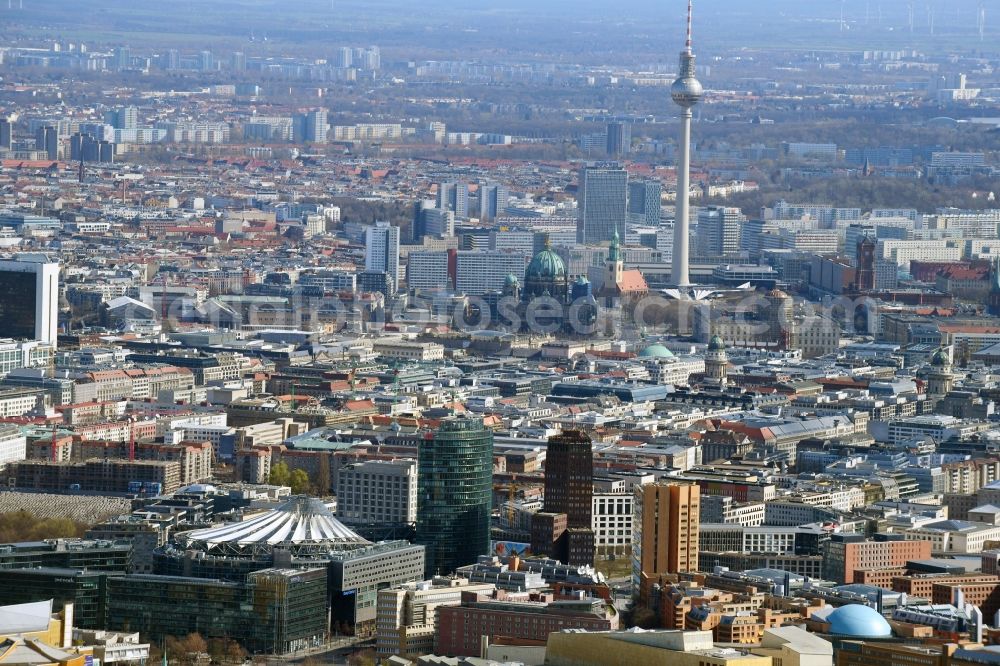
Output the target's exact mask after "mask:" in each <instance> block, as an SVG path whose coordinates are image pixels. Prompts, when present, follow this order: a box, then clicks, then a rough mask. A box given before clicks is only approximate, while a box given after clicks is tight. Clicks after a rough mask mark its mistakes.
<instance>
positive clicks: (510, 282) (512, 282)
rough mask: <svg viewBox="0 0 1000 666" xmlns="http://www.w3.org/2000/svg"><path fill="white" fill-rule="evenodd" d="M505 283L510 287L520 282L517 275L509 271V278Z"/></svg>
mask: <svg viewBox="0 0 1000 666" xmlns="http://www.w3.org/2000/svg"><path fill="white" fill-rule="evenodd" d="M504 284H506V285H507V286H508V287H516V286H517V285H518V284H519V281H518V279H517V276H516V275H514V274H513V273H507V279H506V280H504Z"/></svg>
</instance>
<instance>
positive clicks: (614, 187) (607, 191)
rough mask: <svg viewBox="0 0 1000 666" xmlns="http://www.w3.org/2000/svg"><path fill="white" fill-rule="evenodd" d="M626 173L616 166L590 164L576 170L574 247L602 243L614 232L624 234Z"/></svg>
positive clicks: (626, 190) (626, 196)
mask: <svg viewBox="0 0 1000 666" xmlns="http://www.w3.org/2000/svg"><path fill="white" fill-rule="evenodd" d="M627 199H628V173H627V172H626V171H625V169H624V168H623V167H622V165H620V164H618V163H617V162H602V163H597V164H590V165H587V166H585V167H583V168H582V169H580V184H579V186H578V189H577V195H576V202H577V219H576V239H577V242H578V243H582V244H586V243H604V242H608V241H610V240H611V238H612V237H613V236H614V235H615V232H616V231H618V232H619V233H624V232H625V216H626V213H625V211H626V201H627Z"/></svg>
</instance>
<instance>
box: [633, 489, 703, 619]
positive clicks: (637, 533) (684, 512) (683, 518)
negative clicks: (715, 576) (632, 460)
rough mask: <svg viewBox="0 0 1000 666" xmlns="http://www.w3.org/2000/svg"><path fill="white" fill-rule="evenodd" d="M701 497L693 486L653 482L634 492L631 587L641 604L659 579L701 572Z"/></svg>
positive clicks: (699, 492)
mask: <svg viewBox="0 0 1000 666" xmlns="http://www.w3.org/2000/svg"><path fill="white" fill-rule="evenodd" d="M700 497H701V491H700V490H699V488H698V486H697V485H694V484H682V483H651V484H647V485H643V486H638V487H637V488H636V489H635V496H634V498H633V502H632V507H633V509H632V510H633V517H632V586H633V589H634V590H638V591H639V599H640V603H642V601H643V599H645V598H647V597H648V593H649V588H650V586H651V585H652V583H654V582H656V579H657V577H658V576H660V575H662V574H675V573H682V572H687V571H697V570H698V533H699V526H700V514H701V503H700Z"/></svg>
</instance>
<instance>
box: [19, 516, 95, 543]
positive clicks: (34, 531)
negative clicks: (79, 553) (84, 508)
mask: <svg viewBox="0 0 1000 666" xmlns="http://www.w3.org/2000/svg"><path fill="white" fill-rule="evenodd" d="M86 530H87V526H86V525H84V524H83V523H77V522H74V521H72V520H70V519H69V518H44V519H39V518H37V517H36V516H34V515H32V514H30V513H28V512H27V511H15V512H13V513H4V514H0V543H16V542H18V541H41V540H42V539H64V538H71V537H82V536H83V533H84V532H85V531H86Z"/></svg>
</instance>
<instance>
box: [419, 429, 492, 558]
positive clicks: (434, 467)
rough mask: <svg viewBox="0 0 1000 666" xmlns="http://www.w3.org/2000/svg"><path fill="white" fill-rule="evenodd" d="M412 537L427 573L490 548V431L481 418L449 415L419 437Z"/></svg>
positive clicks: (484, 552) (481, 553)
mask: <svg viewBox="0 0 1000 666" xmlns="http://www.w3.org/2000/svg"><path fill="white" fill-rule="evenodd" d="M417 469H418V479H419V480H418V485H419V491H418V498H417V534H416V543H418V544H423V545H424V546H426V548H427V555H426V560H425V566H426V571H427V572H428V575H436V574H438V573H440V574H449V573H451V572H452V571H454V570H455V569H456V568H458V567H460V566H464V565H466V564H472V563H473V562H475V561H476V558H478V557H479V556H480V555H485V554H486V553H487V552H489V547H490V511H491V509H492V491H493V433H492V432H491V431H490V430H487V429H486V427H485V426H484V425H483V420H482V418H475V417H464V416H453V417H449V418H446V419H444V420H442V422H441V427H440V428H438V430H437V431H433V432H427V433H425V434H424V436H423V438H422V439H421V440H420V445H419V458H418V465H417Z"/></svg>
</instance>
